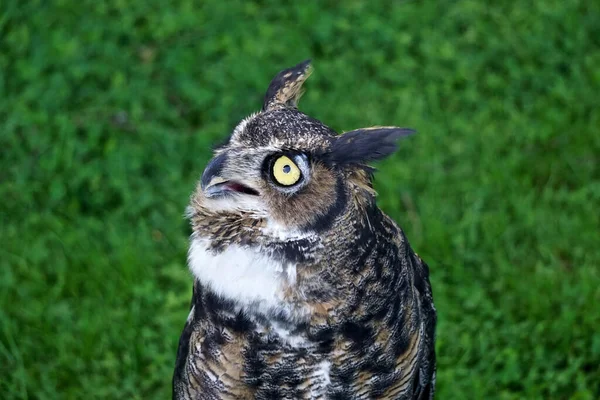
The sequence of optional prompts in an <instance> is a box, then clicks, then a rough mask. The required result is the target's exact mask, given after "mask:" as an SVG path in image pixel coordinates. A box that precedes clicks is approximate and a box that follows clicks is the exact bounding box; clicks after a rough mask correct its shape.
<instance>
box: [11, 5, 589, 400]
mask: <svg viewBox="0 0 600 400" xmlns="http://www.w3.org/2000/svg"><path fill="white" fill-rule="evenodd" d="M284 3H286V2H280V1H274V0H268V1H267V0H265V1H262V2H260V3H258V2H257V3H255V2H246V1H232V2H224V1H214V0H211V1H208V0H205V1H202V2H200V1H191V0H177V1H169V2H166V1H162V0H144V1H142V0H140V1H125V0H115V1H110V2H108V1H107V2H104V1H89V0H86V1H84V0H77V1H75V0H56V1H42V0H28V1H20V0H3V1H2V2H1V4H0V393H2V394H1V395H0V397H2V398H3V399H58V398H60V399H80V398H110V399H165V398H169V396H170V385H171V383H170V380H171V374H172V369H173V363H174V357H175V351H176V345H177V340H178V336H179V333H180V331H181V329H182V326H183V323H184V321H185V318H186V315H187V308H188V302H189V298H190V294H191V278H190V275H189V273H188V272H187V269H186V265H185V258H186V249H187V235H188V234H189V229H188V226H187V222H186V221H185V220H184V219H183V212H184V209H185V206H186V203H187V200H188V196H189V194H190V193H191V191H192V189H193V187H194V185H195V182H196V180H197V179H198V177H199V175H200V173H201V171H202V169H203V167H204V165H205V163H206V161H207V160H208V158H209V157H210V153H211V150H210V149H211V145H212V144H213V143H215V142H216V141H218V140H222V139H223V138H224V137H225V136H226V135H228V134H229V133H230V132H231V130H232V128H233V127H234V126H235V125H236V123H237V122H238V121H239V120H240V119H241V118H242V117H244V116H245V115H247V114H249V113H250V112H252V111H255V110H257V109H259V107H260V105H261V101H262V96H263V93H264V91H265V90H266V87H267V84H268V82H269V80H270V79H271V77H272V76H274V74H275V73H276V72H278V71H279V70H281V69H283V68H285V67H288V66H291V65H294V64H295V63H297V62H298V61H301V60H303V59H305V58H312V59H313V62H314V66H315V73H314V74H313V76H312V77H311V78H310V80H309V81H308V82H307V93H306V95H305V96H304V97H303V100H302V102H301V104H300V108H301V109H302V110H303V111H304V112H306V113H308V114H310V115H312V116H314V117H317V118H319V119H321V120H323V121H324V122H325V123H327V124H328V125H330V126H332V127H333V128H334V129H336V130H338V131H345V130H350V129H354V128H359V127H363V126H369V125H376V124H398V125H403V126H410V127H413V128H416V129H417V130H418V131H419V134H418V135H416V136H413V137H411V138H410V139H406V140H405V141H403V142H402V146H401V147H402V148H401V150H400V151H399V152H398V153H397V154H396V156H395V157H393V158H392V159H390V160H387V161H385V162H383V163H381V164H379V167H380V172H379V174H378V175H377V180H376V187H377V189H378V191H379V193H380V200H379V201H380V205H381V207H382V208H383V209H384V210H386V211H387V212H388V213H389V214H391V215H392V216H393V217H394V218H395V219H396V220H397V221H398V222H399V223H400V224H401V225H402V226H403V228H404V229H405V231H406V232H407V234H408V237H409V238H410V240H411V243H412V245H413V247H414V248H415V249H416V250H417V251H418V252H419V254H420V255H421V256H422V257H423V258H424V259H425V260H427V261H428V263H429V264H430V267H431V279H432V283H433V288H434V295H435V300H436V306H437V308H438V312H439V325H438V340H437V350H438V354H439V365H438V370H439V373H438V397H439V398H441V399H478V398H488V399H489V398H498V399H523V398H527V399H567V398H572V399H595V398H599V397H600V333H599V332H600V310H599V307H600V305H599V304H600V272H599V265H600V240H599V227H600V217H599V215H600V212H599V211H598V209H599V208H600V167H599V158H600V134H599V132H598V131H599V128H600V107H599V106H600V104H599V103H600V23H599V21H600V3H598V2H597V1H583V0H518V1H513V2H510V4H509V2H497V3H495V4H491V3H489V4H488V3H487V2H482V1H479V0H461V1H438V2H433V1H411V2H397V3H394V4H395V5H392V3H391V2H370V1H348V2H344V5H343V7H340V6H336V2H333V1H329V2H319V3H317V2H305V3H304V4H301V3H300V2H293V3H292V2H289V4H284Z"/></svg>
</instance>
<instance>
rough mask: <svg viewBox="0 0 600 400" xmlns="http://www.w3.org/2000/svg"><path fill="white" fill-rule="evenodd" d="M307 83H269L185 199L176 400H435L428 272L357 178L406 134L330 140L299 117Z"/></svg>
mask: <svg viewBox="0 0 600 400" xmlns="http://www.w3.org/2000/svg"><path fill="white" fill-rule="evenodd" d="M310 71H311V68H310V64H309V62H308V61H305V62H303V63H300V64H298V65H296V66H295V67H292V68H289V69H286V70H284V71H282V72H280V73H279V74H278V75H277V76H276V77H275V78H274V79H273V81H272V82H271V84H270V86H269V88H268V90H267V93H266V95H265V100H264V104H263V107H262V110H261V111H260V112H259V113H257V114H253V115H251V116H250V117H248V118H246V119H244V120H243V121H242V122H241V123H240V124H239V125H238V126H237V127H236V128H235V129H234V131H233V133H232V134H231V137H230V138H229V140H228V142H227V143H226V144H225V145H223V146H222V147H220V148H218V149H217V150H216V152H215V157H214V158H213V159H212V161H210V163H209V164H208V166H207V167H206V169H205V170H204V173H203V175H202V178H201V180H200V182H199V184H198V187H197V189H196V191H195V192H194V193H193V195H192V197H191V202H190V205H189V207H188V216H189V219H190V220H191V225H192V228H193V233H192V235H191V245H190V249H189V256H188V262H189V267H190V269H191V271H192V273H193V275H194V278H195V280H194V290H193V296H192V305H191V310H190V313H189V317H188V319H187V323H186V325H185V328H184V330H183V333H182V335H181V339H180V341H179V349H178V351H177V361H176V366H175V374H174V377H173V398H174V399H187V400H192V399H430V398H433V392H434V386H435V353H434V333H435V324H436V312H435V308H434V306H433V300H432V294H431V287H430V284H429V271H428V267H427V265H426V264H425V263H424V262H423V261H422V260H421V259H420V258H419V256H418V255H417V254H415V253H414V252H413V250H412V249H411V247H410V245H409V244H408V241H407V240H406V237H405V236H404V233H403V232H402V230H401V229H400V228H399V227H398V226H397V225H396V224H395V223H394V221H392V220H391V219H390V218H389V217H388V216H386V215H385V214H384V213H383V212H382V211H381V210H380V209H379V208H377V205H376V203H375V192H374V190H373V186H372V183H371V181H372V173H373V171H374V170H373V169H372V168H370V167H369V166H367V163H368V162H370V161H374V160H379V159H382V158H384V157H386V156H387V155H389V154H391V153H392V152H393V151H394V149H395V142H396V140H397V139H398V138H399V137H401V136H404V135H406V134H408V133H410V132H411V131H410V130H408V129H401V128H395V127H375V128H367V129H359V130H354V131H350V132H347V133H344V134H341V135H337V134H336V133H335V132H334V131H333V130H332V129H331V128H329V127H327V126H325V125H324V124H322V123H321V122H319V121H317V120H316V119H313V118H311V117H309V116H307V115H305V114H303V113H301V112H300V111H298V110H297V103H298V99H299V97H300V95H301V94H302V84H303V83H304V81H305V80H306V78H307V77H308V76H309V75H310Z"/></svg>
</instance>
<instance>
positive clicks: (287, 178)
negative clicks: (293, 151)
mask: <svg viewBox="0 0 600 400" xmlns="http://www.w3.org/2000/svg"><path fill="white" fill-rule="evenodd" d="M271 174H272V175H273V179H274V180H275V182H276V183H278V184H280V185H282V186H292V185H295V184H296V183H298V181H299V180H300V178H302V172H301V171H300V168H298V166H297V165H296V163H295V162H293V161H292V160H291V159H290V158H289V157H287V156H280V157H279V158H277V160H275V162H274V163H273V167H272V169H271Z"/></svg>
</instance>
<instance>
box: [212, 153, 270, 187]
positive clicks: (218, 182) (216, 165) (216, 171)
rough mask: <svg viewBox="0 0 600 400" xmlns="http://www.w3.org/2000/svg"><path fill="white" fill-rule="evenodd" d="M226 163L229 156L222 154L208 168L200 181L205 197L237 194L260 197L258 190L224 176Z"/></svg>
mask: <svg viewBox="0 0 600 400" xmlns="http://www.w3.org/2000/svg"><path fill="white" fill-rule="evenodd" d="M226 161H227V154H226V153H222V154H219V155H218V156H217V157H215V158H213V159H212V160H211V161H210V162H209V163H208V165H207V166H206V169H205V170H204V173H203V174H202V179H201V181H200V187H201V188H202V191H203V192H204V195H205V196H206V197H209V198H211V197H220V196H224V195H228V194H236V193H241V194H248V195H252V196H258V195H259V193H258V191H257V190H255V189H252V188H251V187H248V186H246V185H244V184H243V183H241V182H238V181H235V180H231V179H227V178H226V177H224V176H223V169H224V166H225V163H226Z"/></svg>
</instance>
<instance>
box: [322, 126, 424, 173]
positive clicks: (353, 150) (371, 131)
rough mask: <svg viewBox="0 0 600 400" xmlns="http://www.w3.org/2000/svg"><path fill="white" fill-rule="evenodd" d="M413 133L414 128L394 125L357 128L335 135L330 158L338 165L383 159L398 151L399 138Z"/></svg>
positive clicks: (358, 163) (359, 163)
mask: <svg viewBox="0 0 600 400" xmlns="http://www.w3.org/2000/svg"><path fill="white" fill-rule="evenodd" d="M413 133H415V131H414V130H412V129H407V128H397V127H394V126H374V127H372V128H363V129H356V130H354V131H350V132H346V133H344V134H342V135H339V136H336V137H335V139H334V140H333V143H332V144H331V148H330V150H329V154H328V158H329V160H330V161H331V162H333V163H335V164H338V165H344V164H354V165H361V164H365V163H367V162H369V161H376V160H381V159H382V158H385V157H387V156H389V155H390V154H392V153H393V152H394V151H396V142H397V141H398V139H400V138H401V137H404V136H408V135H411V134H413Z"/></svg>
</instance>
